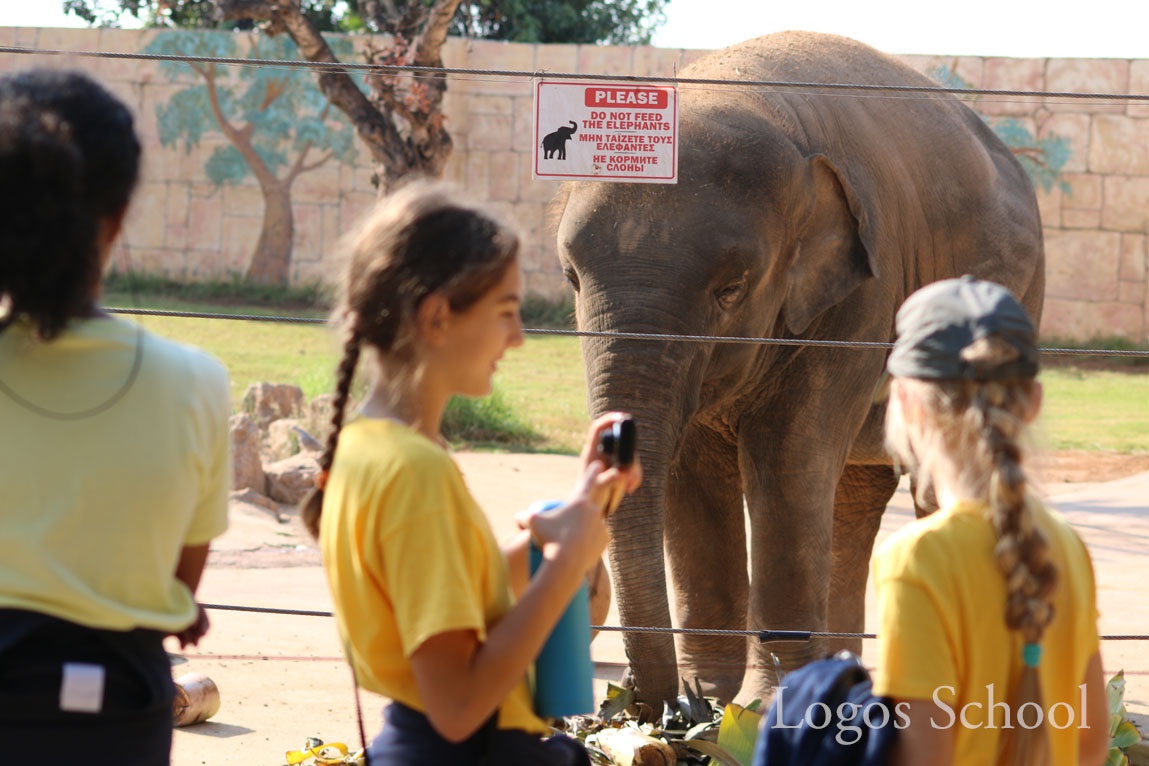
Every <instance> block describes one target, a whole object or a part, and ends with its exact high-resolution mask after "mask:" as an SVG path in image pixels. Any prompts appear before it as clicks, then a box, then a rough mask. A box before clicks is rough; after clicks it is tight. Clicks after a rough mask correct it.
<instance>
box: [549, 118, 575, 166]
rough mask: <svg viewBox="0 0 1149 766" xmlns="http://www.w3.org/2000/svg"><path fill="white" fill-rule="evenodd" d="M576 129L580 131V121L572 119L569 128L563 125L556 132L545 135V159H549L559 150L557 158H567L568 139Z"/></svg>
mask: <svg viewBox="0 0 1149 766" xmlns="http://www.w3.org/2000/svg"><path fill="white" fill-rule="evenodd" d="M576 131H578V123H577V122H574V121H572V122H571V126H570V127H569V128H567V127H562V128H559V129H558V130H556V131H555V132H554V133H547V134H546V135H545V136H543V159H544V160H549V159H550V158H551V157H552V156H553V155H554V153H555V152H558V153H559V156H558V158H557V159H560V160H565V159H566V158H567V141H570V140H571V136H573V135H574V134H575V132H576Z"/></svg>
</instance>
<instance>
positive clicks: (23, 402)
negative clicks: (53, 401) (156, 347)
mask: <svg viewBox="0 0 1149 766" xmlns="http://www.w3.org/2000/svg"><path fill="white" fill-rule="evenodd" d="M143 361H144V328H143V327H140V326H139V325H136V353H135V357H134V358H133V359H132V369H131V370H130V371H129V372H128V377H127V379H126V380H125V381H124V383H123V385H121V386H120V388H119V390H117V391H116V392H115V393H114V394H112V395H111V396H110V397H109V398H108V399H106V400H105V401H104V402H102V403H100V404H98V405H96V406H95V407H89V408H88V409H86V410H78V411H75V412H57V411H56V410H50V409H48V408H46V407H41V406H40V405H38V404H36V403H34V402H30V401H28V400H27V399H25V398H24V397H23V396H20V394H18V393H16V392H15V391H13V390H12V388H11V387H10V386H8V384H7V383H5V382H4V381H3V380H0V392H2V393H3V394H4V395H5V396H7V397H8V398H9V399H11V400H12V401H14V402H16V404H18V405H20V406H21V407H23V408H24V409H26V410H28V411H29V412H32V413H34V414H36V415H39V416H40V417H44V418H48V419H50V420H62V421H70V420H84V419H85V418H91V417H95V416H96V415H99V414H101V413H103V412H106V411H108V410H110V409H111V408H112V407H114V406H115V405H116V402H118V401H120V400H121V399H123V398H124V396H125V395H126V394H127V393H128V391H129V390H130V389H131V387H132V385H133V384H134V383H135V382H136V378H137V377H138V376H139V374H140V366H141V365H142V364H143Z"/></svg>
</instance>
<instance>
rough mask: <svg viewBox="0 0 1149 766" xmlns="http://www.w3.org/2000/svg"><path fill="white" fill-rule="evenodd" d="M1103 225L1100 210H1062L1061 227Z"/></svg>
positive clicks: (1093, 227)
mask: <svg viewBox="0 0 1149 766" xmlns="http://www.w3.org/2000/svg"><path fill="white" fill-rule="evenodd" d="M1100 226H1101V211H1100V210H1071V209H1068V208H1067V209H1065V210H1062V211H1061V227H1062V228H1064V229H1097V228H1100Z"/></svg>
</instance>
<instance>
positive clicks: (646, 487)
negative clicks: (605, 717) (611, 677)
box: [584, 339, 685, 709]
mask: <svg viewBox="0 0 1149 766" xmlns="http://www.w3.org/2000/svg"><path fill="white" fill-rule="evenodd" d="M587 340H588V341H589V342H588V343H586V344H585V345H584V355H585V357H586V363H587V383H588V385H587V391H588V404H589V407H590V410H591V413H592V415H593V416H595V417H597V416H598V415H600V414H602V413H604V412H610V411H614V410H622V411H625V412H629V413H631V414H632V415H633V416H634V417H635V420H636V422H637V424H638V452H639V455H640V456H641V458H642V466H643V485H642V487H641V488H640V489H639V490H638V491H637V492H636V493H635V494H633V495H631V496H630V497H628V498H626V499H625V500H624V501H623V502H622V504H621V505H620V506H619V508H618V510H617V511H615V513H614V514H612V515H611V518H610V531H611V543H610V566H611V573H612V580H613V587H614V593H615V598H616V601H617V603H618V607H619V616H620V617H621V619H622V624H623V625H626V626H637V627H670V626H671V618H670V605H669V600H668V597H667V581H666V568H665V564H664V553H663V513H664V507H665V499H666V484H667V474H668V470H669V468H670V465H671V463H672V462H673V459H674V454H675V451H676V447H677V445H678V443H679V440H680V439H681V436H682V432H683V430H684V427H685V419H684V418H683V417H681V415H680V414H675V413H676V412H677V411H679V410H680V407H679V406H678V400H679V399H680V398H681V397H678V396H675V394H673V393H671V392H669V391H668V390H667V383H668V381H675V380H679V381H681V378H682V377H683V376H682V369H681V367H680V366H679V364H677V363H675V362H674V361H672V360H671V357H670V354H669V353H668V350H667V349H666V346H665V344H661V343H654V342H642V341H623V342H611V343H604V342H602V341H600V340H596V339H587ZM668 405H669V406H668ZM623 641H624V644H625V646H626V654H627V659H628V661H629V663H630V668H631V672H632V678H633V681H634V685H635V691H636V694H637V695H638V697H639V699H642V700H643V701H645V702H647V703H649V704H651V705H654V706H655V708H656V709H660V703H661V702H662V701H664V700H665V701H670V702H673V701H674V700H675V699H676V697H677V695H678V669H677V660H676V654H675V646H674V639H673V636H672V635H671V634H668V633H625V634H624V635H623Z"/></svg>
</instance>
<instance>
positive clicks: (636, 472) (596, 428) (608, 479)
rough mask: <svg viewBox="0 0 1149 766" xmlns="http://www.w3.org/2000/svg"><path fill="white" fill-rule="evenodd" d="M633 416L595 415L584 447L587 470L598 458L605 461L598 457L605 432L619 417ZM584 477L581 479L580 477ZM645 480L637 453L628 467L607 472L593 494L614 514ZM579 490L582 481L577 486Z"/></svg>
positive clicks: (596, 500) (599, 503) (584, 463)
mask: <svg viewBox="0 0 1149 766" xmlns="http://www.w3.org/2000/svg"><path fill="white" fill-rule="evenodd" d="M627 417H629V415H627V413H625V412H608V413H606V414H605V415H601V416H599V417H598V418H596V419H595V421H594V422H593V423H592V424H591V426H590V430H589V431H588V433H587V440H586V443H585V444H584V445H583V449H582V463H583V471H584V472H585V471H586V469H587V468H589V466H590V465H591V463H594V462H601V461H600V460H599V458H598V444H599V441H600V440H601V439H602V435H603V433H604V432H605V431H607V430H608V429H609V428H610V427H611V426H613V425H614V424H615V423H617V422H618V421H620V420H622V419H624V418H627ZM580 481H581V480H580ZM641 484H642V461H641V460H640V459H639V456H638V453H637V452H636V453H635V456H634V462H633V463H631V464H630V465H629V466H627V467H626V468H622V469H619V468H610V469H609V470H606V471H604V472H603V474H602V476H601V479H600V480H599V481H597V482H596V484H595V486H594V487H593V488H592V489H591V498H592V499H593V500H594V501H595V502H596V503H597V504H598V505H599V506H601V507H602V508H603V509H605V511H606V513H607V514H610V513H612V512H613V511H614V509H615V508H617V507H618V504H619V503H620V502H622V498H623V497H624V496H625V495H629V494H630V493H632V492H634V491H635V490H637V489H638V488H639V486H641ZM575 491H576V492H577V491H578V485H576V487H575Z"/></svg>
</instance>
